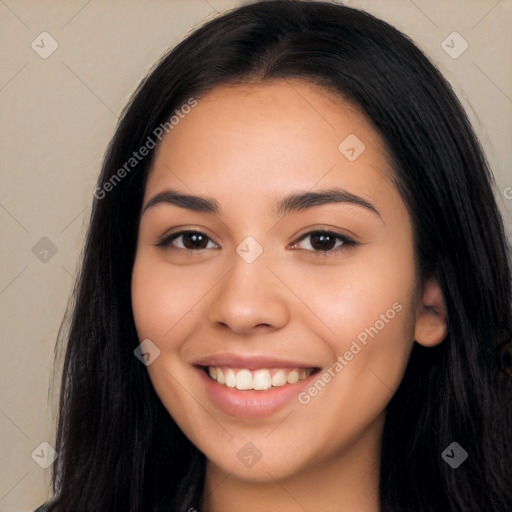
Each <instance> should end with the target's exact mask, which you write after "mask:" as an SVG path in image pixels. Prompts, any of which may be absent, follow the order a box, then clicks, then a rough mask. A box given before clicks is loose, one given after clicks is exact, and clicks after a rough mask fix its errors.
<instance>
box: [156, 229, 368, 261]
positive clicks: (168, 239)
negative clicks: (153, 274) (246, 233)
mask: <svg viewBox="0 0 512 512" xmlns="http://www.w3.org/2000/svg"><path fill="white" fill-rule="evenodd" d="M191 234H195V235H202V236H205V237H206V238H208V240H209V241H210V240H211V241H212V242H214V243H217V242H215V240H213V239H212V238H211V237H209V236H208V235H206V234H205V233H202V232H201V231H193V230H188V231H179V232H178V233H171V234H170V235H167V236H165V237H163V238H162V239H161V240H160V241H159V242H158V243H157V244H156V245H157V247H163V248H165V249H171V250H177V251H184V252H185V254H187V255H192V256H196V255H197V253H198V252H200V251H203V250H205V248H203V249H195V250H194V249H186V248H185V249H184V248H181V247H178V248H176V247H172V246H171V244H172V242H174V240H176V239H178V238H180V237H181V236H183V235H191ZM311 235H327V236H331V237H334V238H335V239H337V240H340V241H341V242H343V243H342V245H341V246H339V247H338V248H336V249H330V250H327V251H315V250H309V249H303V250H306V251H308V252H312V253H314V254H315V256H320V257H324V256H336V255H338V254H340V253H341V252H342V251H344V250H346V249H348V248H349V247H354V246H356V245H358V243H357V242H356V241H354V240H352V239H351V238H348V237H347V236H345V235H342V234H340V233H335V232H333V231H326V230H322V229H320V230H315V231H309V232H308V233H306V234H304V235H302V236H301V237H300V238H299V239H298V240H297V241H296V242H293V244H292V245H295V244H297V243H299V242H302V241H303V240H304V239H306V238H307V237H308V236H311Z"/></svg>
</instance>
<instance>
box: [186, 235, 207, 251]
mask: <svg viewBox="0 0 512 512" xmlns="http://www.w3.org/2000/svg"><path fill="white" fill-rule="evenodd" d="M187 240H188V241H189V242H191V244H187V243H186V241H187ZM183 241H184V245H185V247H187V246H189V245H191V247H192V248H194V249H204V248H205V247H206V245H205V243H204V242H205V241H206V237H204V236H203V235H201V234H199V233H187V234H186V235H185V236H184V237H183ZM187 249H190V247H187Z"/></svg>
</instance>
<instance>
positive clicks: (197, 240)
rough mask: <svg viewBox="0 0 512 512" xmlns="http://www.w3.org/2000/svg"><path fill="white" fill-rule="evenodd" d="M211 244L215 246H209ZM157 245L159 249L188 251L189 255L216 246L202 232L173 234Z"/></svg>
mask: <svg viewBox="0 0 512 512" xmlns="http://www.w3.org/2000/svg"><path fill="white" fill-rule="evenodd" d="M209 242H211V243H212V244H213V247H212V246H208V244H209ZM156 245H157V246H158V247H169V248H171V249H178V250H180V249H181V250H184V251H187V253H193V252H198V251H200V250H202V249H212V248H215V245H216V244H215V243H214V242H213V240H212V239H211V238H210V237H209V236H208V235H205V234H204V233H201V232H200V231H180V232H179V233H171V234H170V235H167V236H164V238H163V239H162V240H160V242H158V243H157V244H156Z"/></svg>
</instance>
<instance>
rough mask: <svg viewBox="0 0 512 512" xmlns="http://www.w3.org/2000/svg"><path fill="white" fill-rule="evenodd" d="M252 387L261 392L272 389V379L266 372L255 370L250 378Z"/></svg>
mask: <svg viewBox="0 0 512 512" xmlns="http://www.w3.org/2000/svg"><path fill="white" fill-rule="evenodd" d="M252 387H253V389H256V390H258V391H263V390H265V389H269V388H271V387H272V378H271V377H270V372H269V371H268V370H256V371H255V372H254V375H253V376H252Z"/></svg>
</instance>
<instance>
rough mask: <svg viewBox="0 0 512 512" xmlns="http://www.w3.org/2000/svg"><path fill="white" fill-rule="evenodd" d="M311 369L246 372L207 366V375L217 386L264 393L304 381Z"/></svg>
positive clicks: (245, 370) (246, 370) (244, 370)
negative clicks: (274, 388) (221, 385)
mask: <svg viewBox="0 0 512 512" xmlns="http://www.w3.org/2000/svg"><path fill="white" fill-rule="evenodd" d="M312 371H313V370H312V369H305V368H300V369H298V368H292V369H287V368H286V369H285V368H279V369H276V370H275V371H273V372H272V373H273V375H271V371H270V370H268V369H266V368H261V369H259V370H248V369H247V368H241V369H238V370H237V369H234V368H227V367H225V368H221V367H219V366H209V367H208V374H209V375H210V377H211V378H212V379H213V380H215V381H217V382H218V383H219V384H223V385H226V386H228V387H230V388H237V389H239V390H241V391H247V390H250V389H254V390H256V391H265V390H266V389H270V388H271V387H281V386H285V385H286V384H295V383H296V382H298V381H299V380H304V379H305V378H306V377H309V375H311V373H312Z"/></svg>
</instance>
